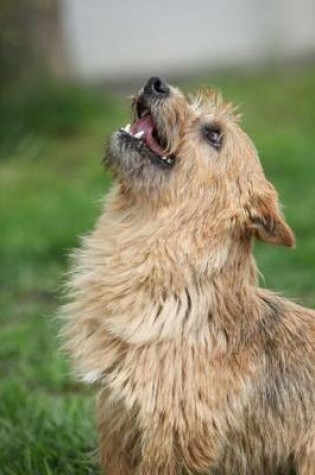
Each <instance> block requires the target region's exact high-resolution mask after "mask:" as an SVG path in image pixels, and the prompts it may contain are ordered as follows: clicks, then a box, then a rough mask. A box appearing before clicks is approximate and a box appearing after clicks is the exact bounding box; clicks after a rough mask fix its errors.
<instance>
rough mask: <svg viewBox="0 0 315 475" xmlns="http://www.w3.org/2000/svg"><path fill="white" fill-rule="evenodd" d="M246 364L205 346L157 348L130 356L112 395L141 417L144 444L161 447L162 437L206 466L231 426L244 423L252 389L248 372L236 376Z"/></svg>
mask: <svg viewBox="0 0 315 475" xmlns="http://www.w3.org/2000/svg"><path fill="white" fill-rule="evenodd" d="M241 364H242V361H241V360H240V358H235V357H233V358H232V357H227V356H226V355H225V356H223V355H220V354H219V353H215V352H213V351H211V350H210V347H208V346H207V345H205V344H204V345H196V344H191V343H188V342H183V341H180V342H174V341H169V342H163V343H156V344H152V345H148V346H144V347H141V348H138V349H130V351H129V352H127V353H126V355H125V357H124V358H123V359H122V360H121V361H120V362H119V363H118V364H117V365H116V368H115V372H114V373H113V374H112V375H111V376H110V378H109V380H108V382H109V390H110V391H109V392H110V393H111V399H114V400H115V399H116V398H117V400H119V401H120V403H123V406H124V408H125V410H126V412H127V413H128V412H130V413H132V414H135V413H136V414H137V424H138V427H139V430H140V431H141V432H142V433H143V434H144V438H148V439H150V438H152V439H156V438H158V440H160V441H161V438H159V434H160V437H162V438H163V440H165V441H168V443H169V444H176V445H177V446H179V447H180V450H181V451H182V452H183V453H184V452H185V453H186V455H185V457H186V458H187V457H188V458H194V456H195V452H196V451H201V452H202V453H203V460H204V463H205V466H206V465H207V464H210V463H211V459H212V456H213V451H217V450H218V448H217V447H215V445H216V444H217V443H218V444H219V441H220V440H221V439H222V438H223V437H224V434H225V433H226V430H227V426H228V425H231V424H235V423H237V421H238V420H239V418H240V417H241V412H242V408H243V404H245V400H246V392H247V386H248V383H247V381H246V371H245V374H244V375H242V376H241V374H240V372H239V373H237V372H236V371H235V369H236V367H238V368H239V366H240V365H241ZM183 457H184V455H183ZM187 463H188V461H187ZM188 465H189V463H188Z"/></svg>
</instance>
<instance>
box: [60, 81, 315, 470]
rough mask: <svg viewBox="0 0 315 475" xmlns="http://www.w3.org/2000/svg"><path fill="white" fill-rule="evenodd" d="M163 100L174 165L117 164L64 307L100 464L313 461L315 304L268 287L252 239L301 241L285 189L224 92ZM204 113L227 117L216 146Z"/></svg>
mask: <svg viewBox="0 0 315 475" xmlns="http://www.w3.org/2000/svg"><path fill="white" fill-rule="evenodd" d="M156 107H158V109H157V110H156V111H155V119H156V120H157V121H159V127H160V128H161V129H163V130H164V131H165V135H166V137H167V141H168V148H169V151H170V152H171V153H173V154H175V155H176V165H175V167H174V168H173V170H171V171H170V172H169V173H168V174H167V177H165V178H164V175H163V176H160V175H159V174H160V173H161V171H160V170H156V174H157V176H156V177H154V176H152V179H151V175H148V177H149V178H148V180H145V182H142V181H141V180H140V179H139V180H138V181H137V180H131V181H130V180H127V179H126V177H125V176H123V175H121V174H119V173H117V183H116V185H115V186H114V187H113V190H112V191H111V193H110V195H109V196H107V200H106V206H105V209H104V212H103V214H102V216H101V218H100V219H99V220H98V222H97V225H96V227H95V230H94V231H93V232H92V233H91V234H90V235H89V236H88V237H86V238H85V239H84V242H83V246H82V248H81V249H80V250H79V251H77V252H76V253H75V256H74V262H73V266H72V275H71V278H70V281H69V303H68V304H67V305H66V307H65V308H64V312H63V314H64V318H65V324H64V329H63V335H64V338H65V347H66V349H67V351H68V352H69V354H70V355H71V357H72V359H73V364H74V367H75V369H76V372H77V374H78V375H79V376H80V377H87V379H89V378H90V379H91V380H94V379H97V380H98V382H99V386H100V395H99V404H98V406H99V409H98V412H99V429H100V458H101V463H102V466H103V468H104V470H105V471H106V473H107V475H130V474H135V475H182V474H197V473H200V474H201V473H207V474H211V475H218V474H222V475H232V474H236V475H237V474H248V475H255V474H257V475H260V474H273V473H289V472H288V470H289V469H290V464H293V465H294V466H295V467H296V470H297V473H298V474H299V475H312V474H314V473H315V421H314V402H315V401H314V400H315V388H314V379H315V378H314V376H315V375H314V373H315V349H314V343H315V341H314V340H315V319H314V317H315V313H314V311H311V310H307V309H304V308H302V307H300V306H298V305H296V304H294V303H291V302H290V301H288V300H286V299H284V298H282V297H280V296H277V295H275V294H273V293H272V292H269V291H266V290H262V289H260V288H259V287H258V286H257V283H256V274H257V271H256V266H255V262H254V259H253V255H252V241H253V238H254V236H256V237H258V238H260V239H262V240H265V241H268V242H271V243H275V244H283V245H286V246H293V245H294V235H293V233H292V231H291V229H290V228H289V226H288V225H287V224H286V223H285V221H284V218H283V216H282V215H281V213H280V210H279V205H278V198H277V194H276V192H275V190H274V188H273V187H272V185H271V184H270V183H269V182H268V181H267V179H266V178H265V175H264V173H263V170H262V167H261V165H260V163H259V160H258V157H257V153H256V151H255V148H254V146H253V144H252V143H251V141H250V139H249V138H248V137H247V135H246V134H245V133H244V132H243V131H242V130H241V128H240V125H239V123H238V122H239V120H238V117H236V116H235V115H234V112H233V109H232V108H231V106H229V105H225V104H224V103H223V101H222V99H220V97H219V96H218V95H216V94H215V95H214V94H213V92H211V93H206V94H205V93H203V95H202V96H199V98H198V100H197V101H193V103H190V102H188V101H187V100H186V99H185V98H184V96H183V95H182V94H181V93H180V92H179V91H178V90H176V89H174V88H172V90H171V95H170V97H169V98H168V99H167V100H166V101H164V102H163V104H162V103H161V104H160V105H159V106H156ZM203 123H217V124H219V125H220V127H221V128H222V130H223V145H222V148H221V149H220V150H219V151H217V150H212V149H211V147H210V146H209V144H208V143H206V141H205V140H204V138H203V137H202V134H201V132H200V130H201V129H200V127H201V125H202V124H203ZM112 140H113V142H112V143H111V147H112V148H115V141H114V139H112ZM113 144H114V145H113ZM122 158H124V157H122ZM150 173H151V172H150ZM162 173H164V172H162Z"/></svg>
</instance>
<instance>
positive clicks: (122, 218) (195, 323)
mask: <svg viewBox="0 0 315 475" xmlns="http://www.w3.org/2000/svg"><path fill="white" fill-rule="evenodd" d="M199 214H200V213H199ZM191 219H192V221H191ZM214 228H215V226H214ZM207 233H208V234H207ZM209 236H211V232H210V234H209V227H207V228H205V225H204V223H203V221H202V216H200V215H199V216H193V217H192V216H190V215H189V214H186V215H185V214H180V213H179V214H178V215H177V216H176V217H175V219H173V220H171V216H170V215H169V213H168V210H162V211H161V212H159V213H156V215H155V216H154V219H152V215H151V216H150V217H149V215H146V214H145V213H144V212H143V209H141V208H135V207H134V206H132V207H122V206H121V202H120V201H119V199H118V200H117V196H115V195H114V194H113V195H112V197H111V198H110V199H109V200H108V204H107V210H106V211H105V214H104V215H103V217H102V218H101V220H100V221H99V225H98V227H97V229H96V231H95V233H94V236H93V240H94V241H95V244H96V247H95V250H96V251H97V254H96V255H97V256H98V252H99V248H100V247H102V249H103V252H104V254H105V256H108V257H106V259H105V260H104V261H107V262H110V268H108V269H107V270H106V273H107V272H108V276H111V278H110V280H108V283H106V288H108V289H110V292H109V291H108V290H106V293H105V294H106V295H105V297H102V298H103V304H104V306H106V305H108V308H110V309H111V310H110V312H113V318H109V319H108V326H109V328H110V331H111V332H112V333H114V334H116V335H117V336H119V337H121V338H123V339H125V340H128V341H130V342H135V343H139V342H141V343H142V342H145V341H152V340H154V339H160V338H163V337H164V336H165V337H167V338H168V337H172V338H173V337H174V338H176V337H177V336H178V335H179V334H180V332H181V328H182V326H185V328H186V329H187V331H188V329H190V330H191V332H192V334H197V333H198V332H202V331H204V329H206V328H207V327H208V325H209V321H208V319H209V318H210V317H209V316H210V315H211V316H212V317H211V318H212V319H213V321H216V328H217V329H218V328H221V329H222V332H223V333H224V332H233V331H238V330H237V325H236V323H237V322H238V324H239V319H240V318H243V316H244V315H245V314H246V308H247V307H249V306H250V305H251V302H252V301H253V295H254V293H255V283H256V266H255V262H254V259H253V256H252V250H251V243H250V241H238V240H233V239H231V238H229V237H228V235H223V236H220V235H217V234H216V233H214V238H213V240H212V241H211V240H210V241H209V240H208V239H207V238H208V237H209ZM105 279H106V281H107V276H106V277H105ZM102 280H103V281H104V277H103V276H102ZM102 293H103V294H104V291H102ZM104 298H105V300H107V299H111V300H110V301H108V303H107V304H106V302H104ZM145 302H146V303H145ZM144 303H145V304H144ZM170 313H174V315H172V316H171V317H170ZM185 315H186V316H185ZM185 319H188V320H186V323H185ZM187 321H188V322H189V324H188V325H187ZM233 321H235V326H234V327H233ZM244 324H245V323H244ZM142 327H145V331H141V328H142ZM206 331H207V330H206ZM164 333H165V335H164ZM142 338H144V340H142Z"/></svg>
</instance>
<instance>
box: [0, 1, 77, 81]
mask: <svg viewBox="0 0 315 475" xmlns="http://www.w3.org/2000/svg"><path fill="white" fill-rule="evenodd" d="M0 73H1V77H0V84H1V85H6V84H8V85H10V84H11V83H12V81H13V82H17V83H19V82H32V81H34V80H36V79H38V77H40V76H42V75H53V76H56V77H65V76H67V75H68V74H69V68H68V62H67V58H66V54H65V48H64V41H63V32H62V22H61V7H60V0H0Z"/></svg>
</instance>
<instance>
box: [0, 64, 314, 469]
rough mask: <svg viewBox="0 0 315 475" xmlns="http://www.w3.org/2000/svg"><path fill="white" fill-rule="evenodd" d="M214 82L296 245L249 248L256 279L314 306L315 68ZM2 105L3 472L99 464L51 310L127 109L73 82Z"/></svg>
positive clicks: (82, 396)
mask: <svg viewBox="0 0 315 475" xmlns="http://www.w3.org/2000/svg"><path fill="white" fill-rule="evenodd" d="M200 82H201V83H202V82H203V83H206V82H208V81H206V80H203V81H198V85H200ZM212 82H213V83H214V84H216V85H219V86H220V87H221V89H222V90H223V92H224V95H225V96H227V97H228V98H229V99H232V100H234V101H235V102H236V103H240V104H241V109H242V111H243V112H244V125H245V128H246V129H247V130H248V132H249V133H250V135H251V136H252V138H253V139H254V141H255V143H256V145H257V147H258V150H259V153H260V156H261V160H262V162H263V165H264V167H265V170H266V173H267V175H268V176H269V177H270V179H271V180H272V181H273V182H274V183H275V185H276V186H277V188H278V190H279V191H280V195H281V199H282V202H283V203H284V204H285V212H286V215H287V218H288V221H289V222H290V224H291V225H292V227H293V228H294V230H295V231H296V235H297V244H298V247H297V249H296V250H294V251H291V250H287V249H280V248H273V247H272V246H267V245H262V244H258V245H257V246H256V254H257V258H258V261H259V266H260V269H261V271H262V273H263V274H264V282H263V285H266V286H268V287H271V288H274V289H276V290H279V291H281V292H283V293H285V294H286V295H288V296H291V297H294V298H298V299H299V300H301V301H303V302H304V303H305V304H307V305H309V306H315V293H314V281H315V265H314V263H315V239H314V236H315V220H314V209H313V208H314V198H315V189H314V177H315V152H314V149H315V147H314V146H315V138H314V131H313V128H314V123H315V70H314V69H307V70H300V71H282V72H269V73H265V74H261V75H259V76H258V75H257V76H243V77H241V76H235V75H234V76H231V77H218V78H214V80H213V81H212ZM32 94H33V95H32ZM1 107H2V110H4V111H5V112H6V118H7V120H6V123H5V124H4V125H3V126H1V130H0V135H1V133H2V137H5V138H6V139H5V140H4V141H2V142H1V149H0V229H1V232H0V259H1V267H0V305H1V314H0V325H1V331H0V474H1V475H30V474H32V475H35V474H38V475H52V474H55V475H57V474H58V475H60V474H67V475H72V474H73V475H74V474H75V475H83V474H97V473H99V472H98V468H97V464H96V463H95V461H94V450H95V447H96V445H97V435H96V430H95V419H94V396H93V393H90V392H89V391H88V390H87V389H85V388H83V387H82V386H80V385H78V384H77V383H76V382H74V381H73V380H72V379H71V377H70V375H69V368H68V365H67V362H66V361H65V359H64V357H63V356H62V355H61V354H60V353H59V351H58V341H57V336H56V333H57V331H56V326H57V325H56V322H55V319H54V315H55V313H56V309H57V307H58V304H59V302H58V295H60V293H61V292H60V288H61V284H62V279H63V275H64V272H65V270H66V265H67V264H66V263H67V257H66V256H67V253H68V251H69V250H70V249H71V248H72V247H73V246H76V245H77V244H78V242H79V241H78V236H79V235H80V234H82V233H84V232H86V231H87V230H89V229H91V227H92V226H93V223H94V221H95V218H96V216H97V215H98V213H99V209H100V201H101V198H102V196H103V194H104V193H105V192H106V190H107V189H108V187H109V185H110V176H109V175H108V174H107V173H106V171H103V169H102V167H101V165H100V160H101V157H102V154H103V149H104V141H105V140H104V139H105V136H106V133H107V132H109V131H110V130H111V129H113V128H115V127H116V126H118V125H121V124H124V123H126V122H127V119H128V111H127V108H126V105H125V104H124V103H123V102H122V101H121V100H120V99H108V98H106V97H103V96H101V95H99V93H97V92H95V91H80V90H78V89H75V90H73V89H71V88H70V89H69V88H65V89H58V91H57V92H56V91H54V90H53V89H52V90H51V89H50V90H49V91H48V92H47V94H45V91H44V89H42V90H41V91H40V92H38V94H37V93H36V92H35V93H34V92H28V94H27V95H25V96H23V97H22V98H18V99H16V98H15V99H14V100H12V101H11V102H7V103H4V102H2V105H0V109H1ZM28 117H29V119H28Z"/></svg>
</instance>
